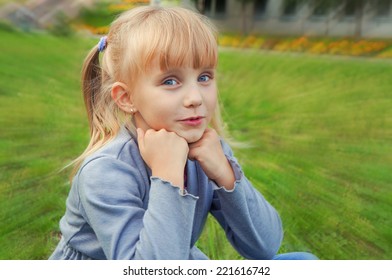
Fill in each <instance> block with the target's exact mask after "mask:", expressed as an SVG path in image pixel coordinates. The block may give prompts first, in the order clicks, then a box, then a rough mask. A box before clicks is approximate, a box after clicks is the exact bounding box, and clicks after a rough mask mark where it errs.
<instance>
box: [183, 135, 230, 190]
mask: <svg viewBox="0 0 392 280" xmlns="http://www.w3.org/2000/svg"><path fill="white" fill-rule="evenodd" d="M188 157H189V159H191V160H197V161H198V162H199V163H200V165H201V167H202V168H203V171H204V172H205V173H206V175H207V176H208V178H209V179H210V180H213V181H214V182H215V183H216V184H217V185H218V186H224V187H225V188H226V189H228V190H231V189H233V188H234V182H235V177H234V172H233V169H232V168H231V165H230V163H229V161H228V160H227V158H226V156H225V154H224V153H223V149H222V146H221V143H220V139H219V136H218V134H217V133H216V131H215V130H214V129H211V128H207V129H206V130H205V132H204V134H203V136H202V138H201V139H200V140H198V141H197V142H195V143H192V144H190V145H189V154H188Z"/></svg>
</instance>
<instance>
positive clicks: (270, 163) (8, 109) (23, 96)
mask: <svg viewBox="0 0 392 280" xmlns="http://www.w3.org/2000/svg"><path fill="white" fill-rule="evenodd" d="M0 36H1V38H2V39H1V41H0V49H1V50H2V51H1V52H0V64H1V67H0V77H1V78H0V126H1V130H0V259H45V258H47V257H48V255H49V254H50V253H51V250H52V249H53V247H54V246H55V244H56V239H57V233H58V222H59V219H60V218H61V216H62V214H63V212H64V207H65V199H66V196H67V193H68V190H69V185H68V174H67V172H61V173H58V170H59V169H61V168H62V167H63V166H64V165H65V164H67V163H68V162H69V161H70V160H72V159H73V158H74V157H76V156H77V155H79V153H80V152H82V150H83V149H84V147H85V145H86V141H87V138H88V129H87V121H86V118H85V113H84V108H83V104H82V98H81V96H80V91H79V73H80V67H81V63H82V60H83V57H84V55H85V54H86V52H87V50H88V49H89V48H90V47H91V46H92V45H93V44H95V43H96V42H95V40H91V39H78V38H68V39H63V38H54V37H50V36H44V35H29V34H19V33H6V32H1V31H0ZM220 58H221V61H220V69H219V70H220V71H219V72H220V74H219V77H218V78H219V84H220V94H221V100H222V102H223V104H224V118H225V120H226V121H227V122H228V124H229V128H230V130H231V132H232V135H233V136H234V137H235V138H236V139H238V140H240V141H244V142H247V143H249V144H251V145H252V147H251V148H247V149H236V154H237V157H238V158H239V159H240V161H241V162H242V165H243V168H244V170H245V173H246V174H247V176H248V177H249V178H250V179H251V180H252V181H253V182H254V185H255V186H257V187H258V188H259V189H260V190H261V192H262V193H263V194H264V196H265V197H266V198H267V199H268V200H269V201H271V203H272V204H273V205H274V206H275V207H276V208H277V209H278V211H279V212H280V213H281V217H282V219H283V222H284V226H285V239H284V243H283V246H282V249H281V252H286V251H307V250H309V251H311V252H313V253H315V254H316V255H318V256H319V257H320V258H322V259H392V253H391V251H392V250H391V249H392V248H391V244H392V231H391V228H392V222H391V218H390V214H391V213H392V211H391V210H392V189H391V187H392V186H391V185H392V175H391V166H392V146H391V143H392V142H391V140H392V118H391V114H390V112H391V109H390V108H391V107H392V80H391V76H392V62H391V61H383V60H366V59H345V58H331V57H314V56H313V57H312V56H303V55H288V54H284V55H283V54H276V53H262V52H252V51H248V52H239V51H228V50H223V51H222V52H221V57H220ZM208 224H209V226H208V228H206V230H205V232H204V234H203V236H202V238H201V240H200V241H199V243H198V244H199V246H200V247H201V248H202V250H204V251H205V252H207V253H208V255H209V256H210V257H211V258H214V259H234V258H238V255H237V254H236V253H235V252H234V251H233V250H232V249H231V248H230V245H228V243H227V242H226V241H225V240H224V236H223V234H222V231H221V230H219V229H218V228H217V225H216V223H215V222H214V221H213V220H212V219H210V220H209V221H208Z"/></svg>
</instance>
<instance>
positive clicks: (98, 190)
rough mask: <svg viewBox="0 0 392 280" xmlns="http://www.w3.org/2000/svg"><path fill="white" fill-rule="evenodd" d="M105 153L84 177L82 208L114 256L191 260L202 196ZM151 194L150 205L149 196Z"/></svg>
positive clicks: (107, 252)
mask: <svg viewBox="0 0 392 280" xmlns="http://www.w3.org/2000/svg"><path fill="white" fill-rule="evenodd" d="M141 177H142V176H140V172H139V170H137V168H134V167H132V166H130V165H128V164H125V163H124V162H122V161H120V160H117V159H114V158H109V157H101V158H97V159H94V160H93V161H91V162H89V163H87V164H86V165H85V166H84V167H83V168H82V169H81V172H80V174H79V176H78V182H77V184H78V188H79V196H80V206H79V207H80V208H81V212H82V213H84V214H83V215H84V217H85V219H86V220H87V222H88V223H89V225H90V226H91V227H92V229H93V230H94V232H95V234H96V237H97V239H98V241H99V245H100V246H101V247H102V249H103V251H104V253H105V255H106V257H107V258H108V259H188V258H189V252H190V243H191V242H190V240H191V232H192V224H193V217H194V211H195V205H196V201H197V197H194V196H192V195H190V194H187V193H180V189H179V188H177V187H174V186H172V185H171V184H170V183H169V182H166V181H163V180H161V179H159V178H157V177H151V186H150V188H149V187H147V188H144V187H141V186H143V185H145V182H143V181H142V180H143V179H142V178H141ZM146 195H149V202H148V208H147V210H146V209H145V208H146V207H145V205H144V202H143V198H144V197H145V196H146Z"/></svg>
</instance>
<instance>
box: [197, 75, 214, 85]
mask: <svg viewBox="0 0 392 280" xmlns="http://www.w3.org/2000/svg"><path fill="white" fill-rule="evenodd" d="M210 79H211V77H210V76H209V75H201V76H200V77H199V82H202V83H205V82H208V81H209V80H210Z"/></svg>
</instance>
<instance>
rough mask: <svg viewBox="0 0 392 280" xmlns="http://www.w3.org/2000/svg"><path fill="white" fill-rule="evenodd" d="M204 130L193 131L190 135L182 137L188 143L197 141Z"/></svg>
mask: <svg viewBox="0 0 392 280" xmlns="http://www.w3.org/2000/svg"><path fill="white" fill-rule="evenodd" d="M203 134H204V132H201V133H192V134H189V135H183V136H182V137H183V138H184V139H185V140H186V141H187V142H188V144H192V143H195V142H197V141H199V140H200V139H201V138H202V137H203Z"/></svg>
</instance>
